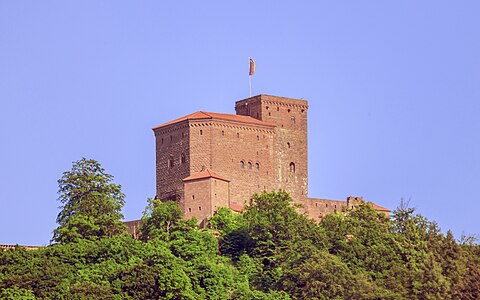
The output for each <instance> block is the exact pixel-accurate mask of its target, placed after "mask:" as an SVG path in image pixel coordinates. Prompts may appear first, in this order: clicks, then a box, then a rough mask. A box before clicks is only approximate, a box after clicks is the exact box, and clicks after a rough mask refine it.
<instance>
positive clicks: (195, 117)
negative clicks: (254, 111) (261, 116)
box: [152, 111, 275, 129]
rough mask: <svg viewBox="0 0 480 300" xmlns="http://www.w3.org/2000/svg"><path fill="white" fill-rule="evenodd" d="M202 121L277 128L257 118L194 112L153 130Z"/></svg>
mask: <svg viewBox="0 0 480 300" xmlns="http://www.w3.org/2000/svg"><path fill="white" fill-rule="evenodd" d="M202 119H219V120H226V121H233V122H239V123H247V124H256V125H263V126H270V127H274V126H275V125H274V124H272V123H268V122H264V121H260V120H257V119H255V118H252V117H249V116H241V115H232V114H220V113H213V112H205V111H197V112H194V113H193V114H189V115H186V116H183V117H181V118H178V119H175V120H173V121H170V122H167V123H164V124H162V125H159V126H156V127H153V128H152V129H157V128H160V127H164V126H167V125H172V124H175V123H178V122H181V121H185V120H202Z"/></svg>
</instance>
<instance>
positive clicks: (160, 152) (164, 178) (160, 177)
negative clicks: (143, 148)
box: [154, 121, 190, 209]
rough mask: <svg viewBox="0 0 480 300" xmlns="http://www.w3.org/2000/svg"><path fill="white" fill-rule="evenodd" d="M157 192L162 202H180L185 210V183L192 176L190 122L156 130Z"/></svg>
mask: <svg viewBox="0 0 480 300" xmlns="http://www.w3.org/2000/svg"><path fill="white" fill-rule="evenodd" d="M154 134H155V145H156V151H155V153H156V178H157V181H156V190H157V198H159V199H161V200H175V201H178V202H179V204H180V206H181V207H182V209H183V181H182V179H183V178H185V177H187V176H189V175H190V168H189V165H190V157H189V154H190V142H189V127H188V121H183V122H180V123H177V124H173V125H169V126H166V127H162V128H158V129H154Z"/></svg>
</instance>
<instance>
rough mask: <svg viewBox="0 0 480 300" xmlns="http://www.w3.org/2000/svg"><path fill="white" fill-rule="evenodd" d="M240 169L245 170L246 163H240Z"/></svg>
mask: <svg viewBox="0 0 480 300" xmlns="http://www.w3.org/2000/svg"><path fill="white" fill-rule="evenodd" d="M240 168H241V169H244V168H245V162H244V161H243V160H241V161H240Z"/></svg>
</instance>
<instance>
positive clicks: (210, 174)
mask: <svg viewBox="0 0 480 300" xmlns="http://www.w3.org/2000/svg"><path fill="white" fill-rule="evenodd" d="M203 178H217V179H220V180H223V181H230V180H228V179H226V178H225V177H222V176H220V175H218V174H216V173H215V172H213V171H212V170H210V169H206V170H204V171H200V172H197V173H194V174H192V175H190V176H188V177H185V178H183V181H189V180H195V179H203Z"/></svg>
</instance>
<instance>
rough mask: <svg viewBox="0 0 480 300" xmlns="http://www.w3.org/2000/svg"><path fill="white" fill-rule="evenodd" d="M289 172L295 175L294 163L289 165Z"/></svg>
mask: <svg viewBox="0 0 480 300" xmlns="http://www.w3.org/2000/svg"><path fill="white" fill-rule="evenodd" d="M290 172H291V173H295V163H293V162H291V163H290Z"/></svg>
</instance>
